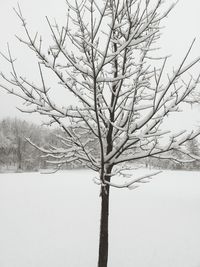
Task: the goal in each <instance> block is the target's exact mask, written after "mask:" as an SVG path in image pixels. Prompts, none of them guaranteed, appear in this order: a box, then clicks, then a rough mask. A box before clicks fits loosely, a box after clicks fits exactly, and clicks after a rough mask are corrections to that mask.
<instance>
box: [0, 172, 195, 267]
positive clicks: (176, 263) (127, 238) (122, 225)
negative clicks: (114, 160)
mask: <svg viewBox="0 0 200 267" xmlns="http://www.w3.org/2000/svg"><path fill="white" fill-rule="evenodd" d="M139 172H142V173H143V172H145V173H146V172H149V170H140V171H139ZM93 177H94V174H93V173H92V172H91V171H88V170H76V171H73V170H72V171H63V172H58V173H56V174H39V173H18V174H11V173H9V174H1V175H0V266H1V267H47V266H48V267H55V266H56V267H66V266H67V267H94V266H96V265H97V252H98V231H99V214H100V199H99V197H98V194H99V188H98V186H97V185H95V184H94V183H93V182H92V178H93ZM199 225H200V173H199V172H184V171H164V172H163V173H161V174H159V175H157V177H154V178H153V180H152V181H151V182H150V183H148V184H142V185H141V186H140V187H139V188H138V189H136V190H128V189H114V188H113V189H112V191H111V203H110V257H109V267H121V266H125V267H133V266H136V267H199V266H200V227H199Z"/></svg>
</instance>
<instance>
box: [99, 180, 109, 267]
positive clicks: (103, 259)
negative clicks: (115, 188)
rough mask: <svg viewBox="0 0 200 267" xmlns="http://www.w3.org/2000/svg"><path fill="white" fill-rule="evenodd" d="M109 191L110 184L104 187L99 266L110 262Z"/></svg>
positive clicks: (103, 266)
mask: <svg viewBox="0 0 200 267" xmlns="http://www.w3.org/2000/svg"><path fill="white" fill-rule="evenodd" d="M108 180H110V177H109V178H108ZM109 193H110V186H109V185H106V186H105V187H103V188H102V192H101V219H100V237H99V260H98V267H107V262H108V219H109Z"/></svg>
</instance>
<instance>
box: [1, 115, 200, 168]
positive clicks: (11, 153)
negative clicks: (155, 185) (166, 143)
mask: <svg viewBox="0 0 200 267" xmlns="http://www.w3.org/2000/svg"><path fill="white" fill-rule="evenodd" d="M63 134H64V133H63V132H62V131H61V130H60V129H57V128H56V129H55V128H53V129H51V128H50V127H43V126H38V125H36V124H33V123H29V122H27V121H24V120H20V119H11V118H6V119H3V120H1V121H0V171H37V170H39V169H46V168H52V166H50V165H49V164H47V162H46V160H45V158H44V157H43V156H44V155H43V154H42V152H41V151H39V150H38V149H37V148H35V147H34V146H32V145H31V144H30V143H29V142H28V141H27V138H28V139H30V140H31V141H32V142H33V143H34V144H36V145H37V146H38V147H43V148H48V147H49V146H53V147H56V146H60V145H61V143H60V140H59V138H58V135H63ZM91 146H92V144H91ZM186 146H187V150H188V151H189V153H191V154H193V155H196V156H199V155H200V152H199V149H200V145H199V142H198V141H197V140H196V139H194V140H191V141H189V142H188V143H187V145H186ZM95 150H96V148H95ZM96 152H97V151H96ZM97 153H98V152H97ZM176 153H178V152H175V151H173V152H171V156H172V157H174V158H178V159H179V160H180V161H177V160H169V159H165V160H159V159H155V158H149V159H146V160H145V161H144V160H143V161H142V162H140V161H137V162H133V164H137V165H138V164H139V165H142V166H146V167H154V168H162V169H190V170H194V169H195V170H198V169H200V161H198V160H196V161H193V162H192V163H181V160H182V159H184V155H181V154H180V153H179V154H176ZM72 166H73V167H82V166H78V165H77V164H75V165H74V164H73V163H72V164H70V165H69V164H68V165H67V166H63V167H64V168H72Z"/></svg>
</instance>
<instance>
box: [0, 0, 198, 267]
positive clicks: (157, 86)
mask: <svg viewBox="0 0 200 267" xmlns="http://www.w3.org/2000/svg"><path fill="white" fill-rule="evenodd" d="M150 2H151V3H150ZM153 2H154V3H152V1H149V0H144V1H139V0H123V1H120V0H104V1H100V3H99V2H98V1H96V0H83V1H78V0H74V1H73V4H72V1H70V2H69V1H67V6H68V13H67V16H66V25H65V26H62V27H60V26H59V25H58V24H57V23H56V22H53V23H51V22H50V20H49V19H48V18H47V23H48V25H49V29H50V32H51V35H52V44H51V45H49V47H48V48H47V47H46V46H45V45H44V44H43V39H42V37H40V36H39V35H38V33H36V34H35V35H32V34H31V32H30V30H29V28H28V26H27V23H26V21H25V19H24V17H23V15H22V12H21V9H20V7H18V9H17V10H15V12H16V14H17V15H18V17H19V19H20V20H21V22H22V25H23V28H24V31H25V34H26V37H25V39H24V38H20V37H17V38H18V39H19V40H20V41H21V42H22V43H23V44H25V45H26V46H28V48H30V50H32V51H33V52H34V53H35V54H36V56H37V58H38V74H39V76H40V78H41V82H38V83H37V84H36V83H33V82H32V81H29V80H28V79H26V78H24V77H23V76H20V75H19V74H18V71H17V69H16V65H15V60H14V59H13V57H12V55H11V51H10V48H9V47H8V55H5V54H2V55H3V57H4V58H5V59H6V60H7V61H8V62H9V63H10V64H11V68H12V72H11V77H8V76H6V75H4V74H1V76H2V78H3V79H4V81H5V82H2V83H1V87H2V88H4V89H5V90H6V91H8V92H9V93H11V94H14V95H16V96H18V97H20V98H22V99H23V100H25V107H24V108H23V110H22V111H24V112H37V113H40V114H42V115H47V116H49V118H50V121H49V123H54V122H55V123H57V124H59V125H60V127H61V128H62V129H63V131H64V132H65V134H66V135H65V136H64V137H63V136H60V138H61V141H62V147H51V148H49V149H44V148H42V147H40V150H41V151H43V152H45V153H46V154H48V157H49V156H51V158H52V162H53V163H55V164H57V166H58V167H61V166H62V165H63V164H65V163H69V162H72V161H75V162H80V163H82V164H84V165H85V166H87V167H89V168H91V169H92V170H94V171H96V172H97V173H98V177H97V179H96V180H95V182H96V183H97V184H99V186H100V188H101V193H100V197H101V220H100V238H99V259H98V266H99V267H106V266H107V260H108V217H109V192H110V188H111V187H117V188H135V187H137V186H138V184H139V183H144V182H146V181H147V180H148V179H149V178H150V177H151V176H153V175H155V174H157V172H155V173H152V174H151V175H144V176H141V177H136V178H134V179H132V180H130V179H129V181H127V182H125V183H123V184H117V183H116V182H115V181H114V179H115V177H116V176H117V175H123V171H124V169H125V168H126V167H125V164H126V163H128V162H130V161H135V160H137V159H146V158H158V159H166V158H170V157H172V156H171V155H172V154H171V153H168V152H171V151H172V150H176V151H179V152H180V153H181V154H184V155H185V157H184V161H193V160H195V159H196V157H195V156H194V155H192V154H190V153H189V152H188V151H187V150H186V149H185V142H186V141H188V140H191V139H193V138H195V137H196V136H197V135H198V134H199V130H197V131H191V132H186V131H184V132H179V133H178V134H177V133H176V134H174V133H173V132H171V131H166V130H165V131H164V130H163V128H162V124H163V122H164V121H165V120H166V118H167V116H168V115H169V114H170V113H172V112H178V111H179V107H180V105H181V103H184V102H194V101H196V96H195V88H196V87H197V85H198V83H199V76H198V77H196V78H194V77H191V76H187V75H186V74H187V72H188V70H189V69H191V68H192V67H193V66H194V65H195V64H196V63H197V62H199V60H200V57H198V58H196V59H195V60H193V61H192V62H191V63H189V64H188V63H187V62H186V61H187V59H188V56H189V54H190V51H191V49H192V46H193V44H194V41H193V42H192V44H191V46H190V47H189V50H188V51H187V52H186V54H185V56H184V58H183V60H182V62H181V63H180V65H179V66H178V67H177V69H173V70H172V72H171V73H166V71H165V70H166V64H167V59H168V58H167V57H163V58H162V57H158V56H157V57H156V49H157V47H156V44H157V41H158V39H159V38H160V30H161V26H162V25H161V24H162V20H163V19H164V18H165V17H166V16H167V15H168V14H169V12H170V11H171V9H172V8H173V7H174V5H172V6H170V7H168V8H165V5H164V1H163V0H157V1H153ZM163 10H165V11H163ZM186 63H187V64H186ZM47 71H50V72H51V73H52V75H55V77H56V78H57V79H58V83H59V84H60V85H62V86H63V87H64V88H66V90H68V91H69V92H71V93H72V94H73V95H74V96H75V98H76V99H77V103H76V104H74V105H72V104H70V105H66V106H65V107H62V106H59V105H58V104H56V102H55V101H54V100H53V98H52V95H53V94H52V92H53V89H52V88H49V87H48V86H47V83H48V81H47V82H46V80H45V77H47ZM57 89H58V88H57ZM54 93H55V92H54ZM55 94H59V93H58V91H57V92H56V93H55ZM83 136H87V137H88V138H83ZM30 142H31V141H30ZM172 159H173V158H172ZM178 160H180V159H178ZM111 178H112V179H111Z"/></svg>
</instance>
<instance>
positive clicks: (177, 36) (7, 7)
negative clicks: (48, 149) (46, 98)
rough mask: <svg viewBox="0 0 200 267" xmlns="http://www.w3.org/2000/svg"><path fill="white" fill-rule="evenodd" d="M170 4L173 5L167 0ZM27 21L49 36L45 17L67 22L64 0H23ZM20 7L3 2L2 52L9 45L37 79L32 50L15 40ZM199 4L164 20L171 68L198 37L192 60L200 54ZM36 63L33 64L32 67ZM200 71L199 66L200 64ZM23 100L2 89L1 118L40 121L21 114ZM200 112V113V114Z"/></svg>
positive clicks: (185, 4) (185, 0)
mask: <svg viewBox="0 0 200 267" xmlns="http://www.w3.org/2000/svg"><path fill="white" fill-rule="evenodd" d="M166 2H167V3H168V2H169V3H170V2H172V1H171V0H170V1H169V0H167V1H166ZM19 3H20V6H21V8H22V10H23V14H24V16H25V18H27V22H28V24H29V25H30V27H31V28H32V29H33V30H34V31H38V30H39V32H41V33H42V34H44V35H45V36H47V32H48V27H47V24H46V20H45V16H48V17H50V18H56V19H58V21H59V22H62V21H64V19H65V13H66V5H65V0H51V1H49V0H42V1H41V0H40V1H39V0H34V1H30V0H21V1H19ZM13 7H17V1H15V0H1V6H0V37H1V38H0V50H1V51H3V52H4V51H6V44H7V42H9V44H10V47H11V49H12V51H13V54H15V55H16V57H17V58H18V59H19V60H20V64H21V65H20V69H21V70H22V71H23V72H24V73H25V74H26V75H28V77H33V79H34V78H35V69H34V66H35V65H34V64H35V62H34V58H33V57H28V55H29V53H28V52H29V51H28V49H27V48H26V47H24V46H23V45H21V44H19V43H18V42H17V40H16V38H15V37H14V35H15V34H17V35H20V33H22V32H23V31H22V30H23V29H22V27H21V23H20V21H19V19H18V18H17V16H16V14H15V13H14V11H13ZM199 10H200V1H198V0H180V1H179V3H178V4H177V5H176V7H175V8H174V10H173V11H172V12H171V14H170V15H169V17H168V18H167V20H165V29H163V35H162V38H161V45H162V49H163V54H164V55H165V54H167V55H168V54H171V55H173V56H172V58H171V59H170V63H171V67H173V65H175V66H176V64H178V62H179V61H180V60H181V59H182V58H183V56H184V54H185V52H186V51H187V49H188V47H189V45H190V44H191V42H192V40H193V39H194V37H196V43H195V47H194V49H193V51H192V53H191V59H193V58H194V57H197V56H198V55H200V16H199ZM32 62H34V64H32ZM7 67H8V66H7V64H6V63H5V62H4V60H3V59H2V58H0V71H4V70H7V69H8V68H7ZM199 70H200V65H199ZM20 103H21V102H20V101H19V100H18V99H17V98H16V97H13V96H10V95H8V94H6V93H5V92H3V91H2V90H1V89H0V119H1V118H3V117H5V116H17V117H23V118H27V119H28V118H30V119H31V120H34V121H38V117H37V116H33V117H31V116H30V115H24V114H21V113H20V112H19V111H18V110H17V109H16V106H19V107H20ZM192 112H193V114H192V116H193V117H194V116H196V117H197V116H198V113H197V112H196V111H195V112H194V111H192ZM199 112H200V111H199ZM186 116H187V118H186V120H187V121H190V117H191V113H190V114H189V113H187V115H186Z"/></svg>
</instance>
